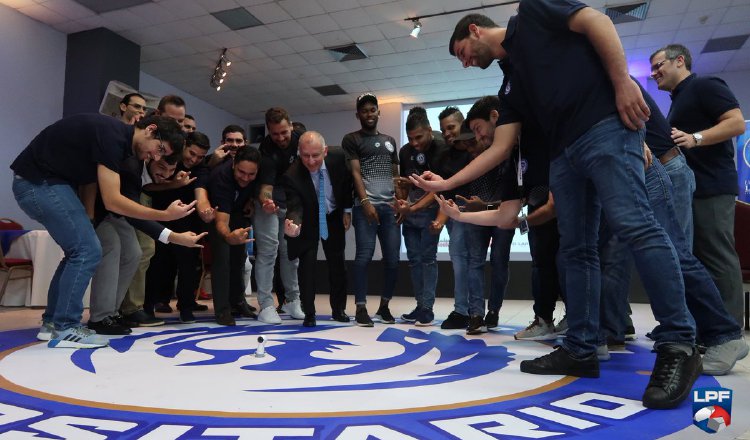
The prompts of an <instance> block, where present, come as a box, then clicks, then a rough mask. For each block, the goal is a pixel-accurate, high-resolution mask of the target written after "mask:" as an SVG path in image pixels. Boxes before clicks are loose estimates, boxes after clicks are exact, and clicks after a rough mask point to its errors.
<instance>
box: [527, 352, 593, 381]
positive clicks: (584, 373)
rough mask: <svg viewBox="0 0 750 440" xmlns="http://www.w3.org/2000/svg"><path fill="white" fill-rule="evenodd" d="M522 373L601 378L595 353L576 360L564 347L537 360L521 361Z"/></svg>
mask: <svg viewBox="0 0 750 440" xmlns="http://www.w3.org/2000/svg"><path fill="white" fill-rule="evenodd" d="M521 372H522V373H530V374H547V375H549V374H552V375H560V376H576V377H599V359H597V357H596V353H593V354H591V355H589V356H587V357H585V358H583V359H578V358H574V357H573V356H571V355H570V353H568V352H567V351H565V350H564V349H563V348H562V347H559V346H558V347H557V348H556V349H555V351H553V352H552V353H550V354H545V355H544V356H542V357H538V358H536V359H532V360H528V361H521Z"/></svg>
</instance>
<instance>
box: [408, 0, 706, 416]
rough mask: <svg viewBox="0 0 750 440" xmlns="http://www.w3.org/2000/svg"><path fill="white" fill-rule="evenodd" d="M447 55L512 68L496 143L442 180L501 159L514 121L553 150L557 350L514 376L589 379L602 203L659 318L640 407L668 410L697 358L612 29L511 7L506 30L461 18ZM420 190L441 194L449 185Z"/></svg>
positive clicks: (528, 6) (461, 178) (541, 4)
mask: <svg viewBox="0 0 750 440" xmlns="http://www.w3.org/2000/svg"><path fill="white" fill-rule="evenodd" d="M449 50H450V52H451V54H455V55H456V56H457V57H458V59H459V60H460V61H461V62H462V63H463V65H464V66H465V67H469V66H478V67H482V68H487V67H489V66H490V65H491V64H492V61H493V60H495V59H504V58H506V57H507V58H509V59H510V62H511V63H512V67H511V71H510V72H509V75H508V76H509V79H508V82H507V84H506V86H505V87H503V89H502V90H501V91H500V98H501V102H502V104H503V107H502V109H501V112H500V119H499V120H498V124H499V125H498V128H497V129H496V133H495V142H494V143H493V145H492V146H491V147H490V148H488V149H487V150H486V151H485V152H484V153H483V154H482V156H480V157H479V160H474V161H472V162H471V163H470V164H469V165H468V166H467V167H466V168H464V170H462V172H460V173H459V174H456V175H455V176H453V178H452V179H451V180H452V181H453V182H452V184H453V185H455V184H461V183H464V182H465V181H466V180H469V179H471V178H474V177H476V176H478V175H481V174H482V173H483V172H485V171H486V170H487V169H488V168H491V167H492V166H493V165H495V164H497V163H498V162H499V161H502V160H504V159H506V158H507V157H508V156H509V153H510V152H511V151H512V147H513V145H514V144H515V141H516V139H517V137H518V135H519V134H520V131H521V124H522V122H523V121H524V120H525V119H529V120H530V121H531V123H532V124H536V125H537V126H538V127H539V128H540V130H541V131H542V135H543V137H544V139H545V140H547V141H548V142H549V144H550V147H551V148H552V152H551V160H552V162H551V167H550V187H551V189H552V193H553V195H554V198H555V202H556V206H557V208H558V209H557V215H558V228H559V230H560V237H561V238H560V257H561V266H562V267H561V270H562V271H563V273H564V278H565V286H564V290H565V293H566V299H567V307H568V308H567V321H568V326H569V329H568V332H567V337H566V338H565V341H564V342H563V345H562V347H561V348H559V349H557V350H556V351H554V352H553V353H551V354H549V355H546V356H543V357H540V358H538V359H535V360H530V361H523V362H522V363H521V371H523V372H527V373H531V374H567V375H577V376H583V377H598V376H599V362H598V360H597V357H596V344H597V342H598V341H597V340H598V325H599V319H598V315H599V294H600V288H601V282H600V271H599V261H598V254H597V252H596V245H597V233H598V229H599V215H600V211H601V210H602V208H603V209H604V212H605V214H606V215H607V218H608V219H609V222H610V226H612V228H613V230H614V231H615V233H616V234H617V235H618V236H619V237H620V238H623V239H624V240H625V241H626V242H628V244H629V245H630V248H631V250H632V251H633V252H634V254H635V256H636V262H637V265H638V270H639V272H640V275H641V279H642V280H643V284H644V286H645V287H646V291H647V292H648V293H649V296H650V299H651V303H652V305H653V310H654V314H655V315H656V319H657V320H658V321H659V322H660V323H661V325H659V326H658V327H657V328H656V329H655V330H654V332H652V335H653V336H654V339H655V341H656V343H655V349H656V352H657V356H656V362H655V365H654V369H653V373H652V375H651V380H650V381H649V384H648V386H647V387H646V391H645V393H644V396H643V403H644V405H645V406H647V407H649V408H672V407H675V406H677V405H679V404H680V402H682V401H683V400H684V399H685V398H686V397H687V395H688V394H689V392H690V389H691V386H692V384H693V383H694V381H695V380H696V378H697V376H698V375H699V374H700V371H701V359H700V354H699V353H698V351H697V349H696V348H695V326H694V323H693V322H691V319H690V318H689V313H688V311H687V305H686V303H685V292H684V285H683V283H682V278H681V276H680V271H679V262H678V259H677V254H676V252H675V250H674V247H673V246H672V243H671V242H670V241H669V237H668V236H667V234H666V233H665V232H664V229H663V228H662V227H661V226H660V225H659V224H658V223H656V221H655V220H654V217H653V213H652V211H651V208H650V207H649V206H648V200H647V197H646V188H645V185H644V177H643V175H644V172H643V154H642V149H643V148H642V146H643V135H644V131H643V129H642V127H643V121H644V120H646V119H648V114H649V109H648V106H647V105H646V103H645V101H644V100H643V96H642V95H641V92H640V89H639V87H638V85H637V84H636V83H635V82H634V81H633V80H632V79H631V78H630V76H629V75H628V71H627V62H626V60H625V57H624V50H623V49H622V44H621V43H620V40H619V38H618V36H617V31H616V30H615V27H614V25H613V24H612V22H611V21H610V20H609V19H608V18H607V17H606V16H605V15H603V14H602V13H600V12H598V11H596V10H594V9H593V8H590V7H587V6H586V5H585V4H583V3H581V2H578V1H575V0H521V3H520V5H519V8H518V14H517V15H516V16H514V17H511V19H510V21H509V23H508V27H507V28H500V27H498V26H497V25H496V24H495V23H494V22H493V21H492V20H490V19H489V18H488V17H485V16H482V15H478V14H472V15H469V16H467V17H464V19H462V20H461V21H460V22H459V23H458V25H457V26H456V30H455V31H454V33H453V36H452V37H451V41H450V43H449ZM551 65H553V66H555V74H554V75H550V70H549V66H551ZM426 177H428V178H430V176H426ZM415 180H416V181H417V183H419V184H420V185H424V184H426V183H428V182H427V181H425V179H420V178H417V179H415ZM424 186H425V188H429V189H431V190H435V189H437V190H442V189H444V188H446V187H448V186H449V185H446V184H444V183H440V182H435V184H432V185H429V184H428V185H424Z"/></svg>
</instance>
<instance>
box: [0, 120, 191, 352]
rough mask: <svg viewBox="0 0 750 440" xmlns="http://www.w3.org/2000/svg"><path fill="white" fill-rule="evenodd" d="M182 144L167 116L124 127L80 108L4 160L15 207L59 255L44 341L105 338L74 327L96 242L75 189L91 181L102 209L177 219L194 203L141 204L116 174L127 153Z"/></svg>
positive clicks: (78, 344) (74, 343) (66, 343)
mask: <svg viewBox="0 0 750 440" xmlns="http://www.w3.org/2000/svg"><path fill="white" fill-rule="evenodd" d="M183 144H184V138H183V137H182V128H181V127H180V125H179V124H177V123H176V122H175V121H174V120H172V119H170V118H164V117H158V116H152V117H147V118H144V119H141V120H140V121H138V122H137V123H136V124H135V125H134V126H128V125H125V124H123V123H122V122H120V121H118V120H117V119H115V118H112V117H109V116H104V115H98V114H82V115H75V116H70V117H67V118H64V119H61V120H59V121H57V122H55V123H54V124H52V125H50V126H49V127H47V128H45V129H44V130H42V132H41V133H39V135H37V136H36V137H35V138H34V140H32V141H31V143H30V144H29V145H28V146H27V147H26V149H24V150H23V151H22V152H21V154H19V155H18V157H17V158H16V159H15V160H14V161H13V163H12V164H11V166H10V167H11V169H12V170H13V172H14V178H13V194H14V195H15V198H16V200H17V201H18V204H19V206H20V207H21V209H23V211H24V212H25V213H26V214H27V215H28V216H29V217H31V218H32V219H34V220H36V221H38V222H39V223H41V224H42V225H43V226H44V227H45V228H47V230H48V231H49V233H50V235H51V236H52V238H53V239H54V240H55V242H57V243H58V244H59V245H60V247H61V248H62V249H63V252H64V253H65V258H64V259H63V260H62V261H61V262H60V265H59V267H58V269H57V271H56V272H55V273H56V276H55V277H54V279H53V280H52V283H51V284H50V288H49V292H48V296H47V309H46V311H45V312H44V314H43V315H42V321H43V326H42V327H43V329H42V330H46V333H50V336H49V338H50V341H49V344H48V346H49V347H69V348H97V347H103V346H106V345H107V344H108V342H107V340H106V339H103V338H101V337H99V336H97V335H96V334H93V333H92V332H91V331H89V330H88V329H86V328H84V327H83V326H82V325H81V315H82V312H83V294H84V291H85V290H86V287H87V285H88V283H89V281H90V280H91V277H92V275H93V273H94V271H95V270H96V267H97V265H98V264H99V261H100V260H101V258H102V247H101V244H100V243H99V239H98V238H97V236H96V233H95V232H94V228H93V225H92V224H91V219H90V217H89V214H88V213H87V211H86V209H85V208H84V205H83V204H82V203H81V200H80V199H79V196H78V191H77V189H78V188H81V187H86V186H90V185H91V184H94V183H98V186H99V191H100V192H101V195H102V200H103V202H104V206H105V208H106V209H107V210H108V211H110V212H113V213H116V214H119V215H123V216H128V217H133V218H140V219H145V220H157V221H158V220H174V219H177V218H181V217H184V216H186V215H188V214H190V213H191V212H192V211H193V204H190V205H185V204H184V203H182V202H180V201H179V200H176V201H174V202H173V203H172V204H170V205H169V207H168V208H167V209H165V210H163V211H159V210H155V209H151V208H147V207H145V206H142V205H140V204H138V203H136V202H134V201H132V200H130V199H129V198H127V197H126V196H124V195H123V194H122V193H121V190H120V174H119V173H120V167H121V164H122V162H123V160H125V159H126V158H127V157H129V156H133V155H135V156H137V157H138V158H139V159H140V160H146V159H151V160H159V159H160V158H161V157H162V156H163V155H165V154H166V155H169V154H173V153H178V152H181V151H182V147H183ZM92 200H93V199H92Z"/></svg>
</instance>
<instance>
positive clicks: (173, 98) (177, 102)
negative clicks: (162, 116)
mask: <svg viewBox="0 0 750 440" xmlns="http://www.w3.org/2000/svg"><path fill="white" fill-rule="evenodd" d="M167 104H172V105H173V106H175V107H185V100H184V99H182V98H180V97H179V96H177V95H167V96H165V97H163V98H161V100H159V105H158V106H156V109H157V110H159V112H161V113H164V110H165V109H166V108H167Z"/></svg>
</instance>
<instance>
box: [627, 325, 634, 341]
mask: <svg viewBox="0 0 750 440" xmlns="http://www.w3.org/2000/svg"><path fill="white" fill-rule="evenodd" d="M625 340H626V341H635V340H636V335H635V327H633V326H632V325H629V326H627V327H625Z"/></svg>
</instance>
